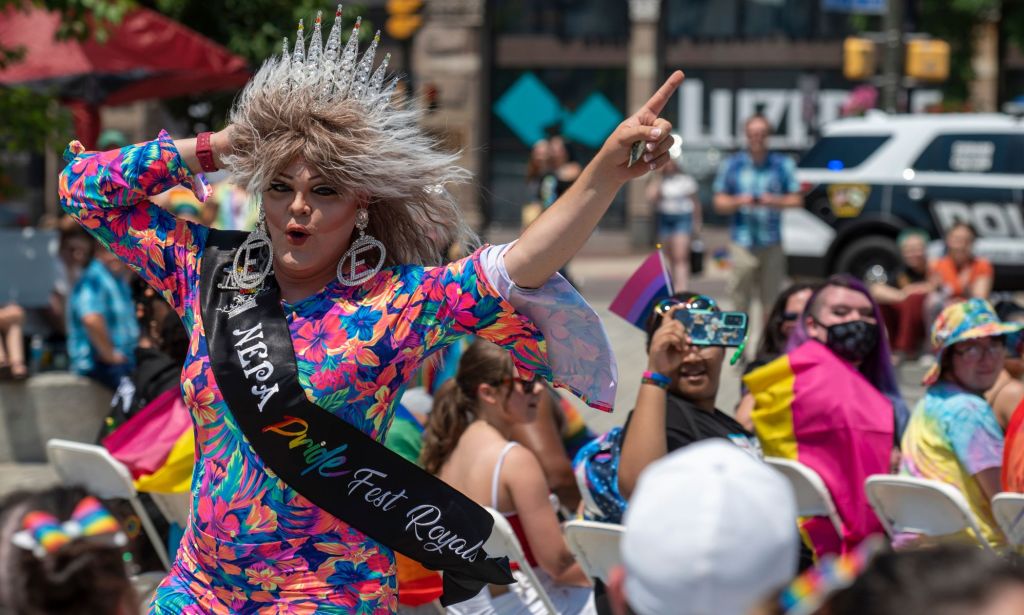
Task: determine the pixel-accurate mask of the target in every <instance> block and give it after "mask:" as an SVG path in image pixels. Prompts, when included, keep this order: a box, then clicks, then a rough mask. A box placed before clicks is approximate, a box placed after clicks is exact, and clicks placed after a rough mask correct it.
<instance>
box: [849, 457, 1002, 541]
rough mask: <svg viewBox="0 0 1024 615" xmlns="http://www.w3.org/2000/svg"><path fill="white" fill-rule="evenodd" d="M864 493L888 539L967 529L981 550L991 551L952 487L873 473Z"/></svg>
mask: <svg viewBox="0 0 1024 615" xmlns="http://www.w3.org/2000/svg"><path fill="white" fill-rule="evenodd" d="M864 490H865V491H866V492H867V496H868V501H869V502H870V503H871V508H872V509H873V510H874V511H875V515H877V516H878V520H879V521H881V522H882V527H884V528H885V531H886V532H887V533H888V534H889V536H894V535H896V534H902V533H908V534H923V535H925V536H947V535H949V534H957V533H960V532H963V531H964V530H968V529H969V530H971V531H972V532H973V533H974V536H975V538H976V539H977V541H978V542H979V543H980V544H981V545H982V546H983V547H985V548H987V549H991V548H992V547H991V546H990V545H989V544H988V541H987V540H985V537H984V536H983V535H982V533H981V528H979V527H978V523H977V521H975V519H974V515H973V514H971V508H970V506H969V505H968V504H967V500H966V499H965V498H964V496H963V494H962V493H960V491H959V490H958V489H957V488H956V487H953V486H952V485H948V484H946V483H943V482H940V481H936V480H928V479H924V478H914V477H911V476H894V475H889V474H875V475H873V476H869V477H868V478H867V480H866V481H865V482H864Z"/></svg>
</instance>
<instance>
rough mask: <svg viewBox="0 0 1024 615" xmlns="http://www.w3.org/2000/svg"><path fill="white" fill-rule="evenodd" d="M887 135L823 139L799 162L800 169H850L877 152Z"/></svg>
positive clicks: (886, 139) (887, 137) (887, 138)
mask: <svg viewBox="0 0 1024 615" xmlns="http://www.w3.org/2000/svg"><path fill="white" fill-rule="evenodd" d="M888 140H889V135H857V136H850V137H825V138H823V139H821V140H820V141H818V142H817V143H815V144H814V147H812V148H811V149H810V150H808V151H807V153H806V154H804V157H803V158H802V159H801V160H800V164H799V166H800V168H802V169H831V170H833V171H841V170H843V169H852V168H853V167H856V166H857V165H859V164H860V163H862V162H864V161H865V160H867V159H868V156H870V155H871V154H873V153H875V152H876V151H878V148H880V147H881V146H882V144H883V143H885V142H886V141H888Z"/></svg>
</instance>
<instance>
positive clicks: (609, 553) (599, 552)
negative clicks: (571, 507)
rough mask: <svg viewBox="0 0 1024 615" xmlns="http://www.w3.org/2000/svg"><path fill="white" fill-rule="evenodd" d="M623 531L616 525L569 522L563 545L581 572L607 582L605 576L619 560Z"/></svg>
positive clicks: (564, 530) (606, 576) (623, 528)
mask: <svg viewBox="0 0 1024 615" xmlns="http://www.w3.org/2000/svg"><path fill="white" fill-rule="evenodd" d="M625 531H626V528H625V527H623V526H621V525H619V524H617V523H599V522H597V521H569V522H568V523H566V524H565V527H564V528H563V532H564V533H565V542H566V543H567V544H568V545H569V550H570V551H572V554H573V556H575V558H576V561H577V562H579V563H580V567H582V568H583V572H585V573H586V574H587V576H588V577H590V578H591V579H601V581H603V582H604V583H608V573H609V572H610V571H611V569H612V568H614V567H615V566H617V565H618V564H619V563H620V562H621V561H622V555H621V554H620V553H619V543H620V542H622V535H623V533H625Z"/></svg>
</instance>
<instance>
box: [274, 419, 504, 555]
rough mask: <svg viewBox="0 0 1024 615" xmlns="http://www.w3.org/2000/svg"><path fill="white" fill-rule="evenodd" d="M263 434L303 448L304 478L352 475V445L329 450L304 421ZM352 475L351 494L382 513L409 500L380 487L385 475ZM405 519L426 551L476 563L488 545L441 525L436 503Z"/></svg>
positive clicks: (421, 506) (359, 472)
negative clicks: (348, 467)
mask: <svg viewBox="0 0 1024 615" xmlns="http://www.w3.org/2000/svg"><path fill="white" fill-rule="evenodd" d="M263 431H264V432H270V433H273V434H276V435H279V436H283V437H285V438H289V440H288V448H289V449H296V448H302V457H303V460H304V461H305V463H306V467H305V468H304V469H303V470H302V475H303V476H305V475H307V474H309V473H311V472H316V473H317V474H319V475H320V476H322V477H324V478H340V477H342V476H345V475H347V474H349V473H350V472H349V470H343V469H340V468H343V467H344V466H345V465H346V464H347V463H348V458H347V457H346V456H345V454H344V452H345V450H346V449H348V444H342V445H341V446H338V447H336V448H332V449H329V448H328V447H327V445H326V442H324V441H319V442H318V441H317V440H318V439H317V438H312V437H309V435H308V432H309V424H308V423H307V422H306V421H304V420H302V419H300V418H296V417H293V416H285V417H284V420H283V421H281V422H279V423H274V424H273V425H268V426H267V427H264V428H263ZM351 474H352V478H351V479H350V480H349V481H348V494H349V495H350V496H354V497H361V498H362V499H363V501H365V502H366V503H368V504H370V505H371V506H373V507H374V508H376V509H378V510H380V511H382V512H392V511H394V510H395V509H396V508H397V507H398V503H399V502H400V501H402V500H408V499H409V496H408V495H406V493H405V489H400V490H398V491H395V490H393V489H385V488H384V487H381V486H378V484H377V483H376V482H375V481H382V480H386V479H387V477H388V475H387V474H386V473H384V472H380V471H378V470H374V469H372V468H360V469H358V470H356V471H355V472H352V473H351ZM407 503H408V502H407ZM405 518H406V519H408V522H407V523H406V524H405V531H407V532H408V531H410V530H411V531H412V532H413V535H414V536H416V540H418V541H419V542H420V543H421V544H422V545H423V549H424V550H426V551H429V552H442V551H446V550H447V551H451V552H452V553H454V554H456V555H458V556H459V557H460V558H462V559H463V560H465V561H468V562H475V561H476V559H477V556H478V555H479V553H480V549H481V547H482V546H483V544H484V541H483V540H481V541H479V542H477V543H476V544H474V545H472V546H470V545H469V544H468V543H467V542H466V540H465V539H464V538H462V537H460V536H459V535H458V534H456V533H455V532H453V531H452V530H449V529H448V528H446V527H445V526H444V525H443V524H442V523H441V521H442V519H441V509H440V508H438V507H437V506H434V505H432V504H419V505H416V506H413V507H412V508H410V509H409V511H408V512H407V513H406V514H405ZM485 557H486V556H485Z"/></svg>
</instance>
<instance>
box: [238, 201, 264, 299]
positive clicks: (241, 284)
mask: <svg viewBox="0 0 1024 615" xmlns="http://www.w3.org/2000/svg"><path fill="white" fill-rule="evenodd" d="M259 208H260V215H259V219H258V220H257V222H256V228H254V229H253V230H252V231H250V232H249V236H248V237H246V238H245V241H244V242H242V245H240V246H238V249H237V250H235V259H234V261H233V262H232V265H231V282H232V283H233V284H234V285H235V286H236V287H237V288H241V289H244V290H254V289H257V288H262V287H263V282H264V281H265V280H266V279H267V276H268V275H269V274H270V268H271V267H272V266H273V261H274V246H273V244H271V243H270V236H269V235H267V217H266V214H265V213H264V212H263V203H260V205H259Z"/></svg>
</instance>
